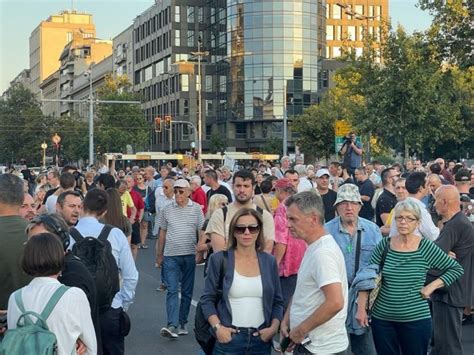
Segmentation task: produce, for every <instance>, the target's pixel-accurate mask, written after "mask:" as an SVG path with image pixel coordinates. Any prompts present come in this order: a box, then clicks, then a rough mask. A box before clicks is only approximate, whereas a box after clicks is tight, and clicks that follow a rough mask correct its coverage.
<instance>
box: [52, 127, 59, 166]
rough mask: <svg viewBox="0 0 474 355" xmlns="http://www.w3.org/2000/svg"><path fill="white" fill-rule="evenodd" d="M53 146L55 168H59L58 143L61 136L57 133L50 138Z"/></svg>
mask: <svg viewBox="0 0 474 355" xmlns="http://www.w3.org/2000/svg"><path fill="white" fill-rule="evenodd" d="M51 140H52V141H53V143H54V145H55V146H56V167H58V166H59V143H61V136H60V135H59V134H57V133H55V134H54V136H53V137H52V138H51Z"/></svg>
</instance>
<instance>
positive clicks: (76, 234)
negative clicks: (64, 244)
mask: <svg viewBox="0 0 474 355" xmlns="http://www.w3.org/2000/svg"><path fill="white" fill-rule="evenodd" d="M69 234H70V235H71V237H72V239H74V241H75V242H76V243H77V242H80V241H81V240H82V239H84V237H83V236H82V234H81V233H80V232H79V231H78V230H77V229H76V228H75V227H72V228H71V229H69Z"/></svg>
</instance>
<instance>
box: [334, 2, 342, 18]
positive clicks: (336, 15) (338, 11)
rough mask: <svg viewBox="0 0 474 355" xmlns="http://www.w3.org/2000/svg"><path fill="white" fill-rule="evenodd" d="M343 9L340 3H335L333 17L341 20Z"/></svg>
mask: <svg viewBox="0 0 474 355" xmlns="http://www.w3.org/2000/svg"><path fill="white" fill-rule="evenodd" d="M341 12H342V9H341V7H340V6H339V5H336V4H333V5H332V18H333V19H336V20H339V19H340V18H341Z"/></svg>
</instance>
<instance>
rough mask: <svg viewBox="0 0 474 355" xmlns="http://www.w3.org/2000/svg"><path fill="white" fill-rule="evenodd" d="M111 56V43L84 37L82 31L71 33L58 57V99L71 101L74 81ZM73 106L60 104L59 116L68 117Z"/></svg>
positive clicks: (71, 104)
mask: <svg viewBox="0 0 474 355" xmlns="http://www.w3.org/2000/svg"><path fill="white" fill-rule="evenodd" d="M111 55H112V41H106V40H99V39H96V38H90V37H88V36H84V33H83V32H82V31H75V32H73V37H72V40H71V41H70V42H69V43H68V44H67V45H66V46H65V47H64V49H63V51H62V53H61V54H60V56H59V60H60V62H61V66H60V68H59V86H60V91H59V98H60V99H62V100H69V99H73V97H74V96H73V93H74V92H75V80H76V78H80V77H81V76H82V75H83V73H84V72H85V71H86V70H88V69H89V68H92V70H94V65H95V63H99V62H101V61H103V60H104V59H105V58H107V57H109V56H111ZM111 63H112V58H110V68H109V72H112V65H111ZM73 106H74V104H73V103H71V102H61V105H60V115H68V116H70V115H71V113H72V111H73Z"/></svg>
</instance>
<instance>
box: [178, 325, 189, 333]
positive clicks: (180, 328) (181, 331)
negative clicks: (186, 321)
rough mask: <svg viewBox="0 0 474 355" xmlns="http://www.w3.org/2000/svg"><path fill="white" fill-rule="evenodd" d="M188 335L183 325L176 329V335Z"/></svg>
mask: <svg viewBox="0 0 474 355" xmlns="http://www.w3.org/2000/svg"><path fill="white" fill-rule="evenodd" d="M188 334H189V332H188V328H187V327H186V326H185V325H181V326H180V327H179V328H178V335H188Z"/></svg>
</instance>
